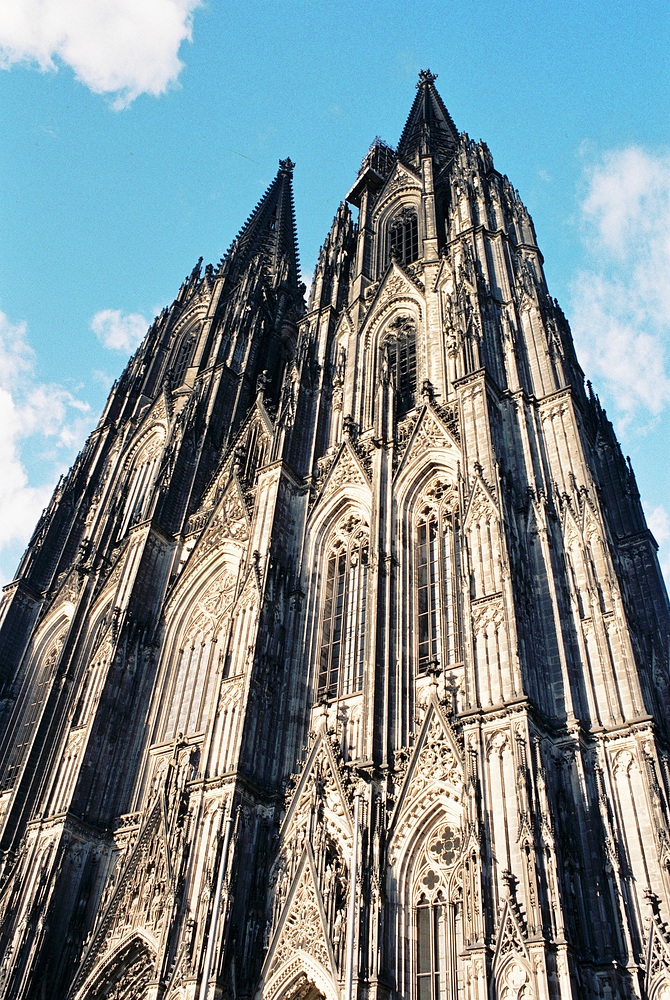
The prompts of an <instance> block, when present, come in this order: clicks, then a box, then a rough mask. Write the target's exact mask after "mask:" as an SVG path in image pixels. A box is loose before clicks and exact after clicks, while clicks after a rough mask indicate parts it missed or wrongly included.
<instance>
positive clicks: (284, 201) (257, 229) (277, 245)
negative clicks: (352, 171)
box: [219, 157, 300, 290]
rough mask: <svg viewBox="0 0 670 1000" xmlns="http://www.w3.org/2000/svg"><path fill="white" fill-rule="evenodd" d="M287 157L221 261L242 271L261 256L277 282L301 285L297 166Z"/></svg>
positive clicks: (279, 283)
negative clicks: (295, 187) (295, 192)
mask: <svg viewBox="0 0 670 1000" xmlns="http://www.w3.org/2000/svg"><path fill="white" fill-rule="evenodd" d="M294 167H295V163H294V162H293V161H292V160H291V159H290V158H289V157H287V158H286V159H285V160H280V161H279V170H278V171H277V176H276V177H275V179H274V180H273V182H272V184H270V186H269V188H268V189H267V191H266V192H265V194H264V195H263V197H262V198H261V200H260V201H259V202H258V204H257V205H256V207H255V209H254V210H253V212H252V213H251V215H250V216H249V218H248V219H247V221H246V222H245V224H244V225H243V226H242V229H241V230H240V232H239V234H238V236H237V237H236V239H235V240H233V243H232V245H231V247H230V249H229V250H228V253H227V254H226V256H225V257H224V259H223V260H222V261H221V264H220V265H219V270H221V268H222V267H223V265H224V263H225V262H228V264H229V266H230V265H234V266H235V269H236V270H238V271H241V270H242V269H243V268H244V267H245V266H246V265H247V264H248V263H249V261H250V260H251V259H252V258H253V257H260V258H261V259H262V261H263V264H264V266H265V268H266V271H267V273H268V275H269V277H270V278H271V281H272V284H273V286H275V287H277V286H279V285H282V284H283V285H286V286H287V287H289V288H290V289H294V290H295V289H297V288H298V284H299V282H300V261H299V257H298V238H297V232H296V225H295V206H294V203H293V168H294Z"/></svg>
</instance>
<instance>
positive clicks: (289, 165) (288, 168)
mask: <svg viewBox="0 0 670 1000" xmlns="http://www.w3.org/2000/svg"><path fill="white" fill-rule="evenodd" d="M294 167H295V163H294V162H293V160H292V159H291V157H290V156H287V157H286V159H285V160H280V161H279V169H280V170H281V171H283V172H284V173H287V174H292V173H293V168H294Z"/></svg>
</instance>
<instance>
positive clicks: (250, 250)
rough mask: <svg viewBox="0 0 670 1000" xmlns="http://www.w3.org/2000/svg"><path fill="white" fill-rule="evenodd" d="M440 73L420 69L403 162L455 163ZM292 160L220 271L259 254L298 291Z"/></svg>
mask: <svg viewBox="0 0 670 1000" xmlns="http://www.w3.org/2000/svg"><path fill="white" fill-rule="evenodd" d="M436 79H437V74H436V73H431V71H430V70H429V69H422V70H421V72H420V73H419V81H418V83H417V85H416V86H417V91H418V92H417V95H416V97H415V99H414V103H413V104H412V107H411V110H410V113H409V117H408V119H407V123H406V125H405V128H404V129H403V133H402V135H401V137H400V142H399V143H398V150H397V155H398V158H399V159H401V160H405V162H407V163H410V164H413V165H415V166H418V163H419V159H420V157H421V156H426V155H431V156H433V157H434V159H435V161H436V162H437V163H438V164H439V165H442V164H444V163H445V162H447V160H449V159H451V158H452V156H453V155H454V152H455V150H456V145H457V143H458V130H457V128H456V126H455V125H454V122H453V120H452V117H451V115H450V114H449V112H448V111H447V109H446V107H445V106H444V104H443V102H442V98H441V97H440V95H439V94H438V92H437V90H436V89H435V80H436ZM294 167H295V164H294V163H293V161H292V160H291V159H289V158H288V157H287V158H286V159H285V160H280V161H279V170H278V171H277V176H276V177H275V179H274V180H273V182H272V184H270V186H269V188H268V189H267V191H266V192H265V194H264V195H263V197H262V198H261V200H260V201H259V202H258V204H257V205H256V207H255V209H254V210H253V212H252V213H251V215H250V216H249V218H248V219H247V221H246V223H245V224H244V226H243V227H242V229H241V231H240V233H239V235H238V236H237V238H236V239H235V240H234V241H233V243H232V245H231V247H230V249H229V251H228V253H227V255H226V257H224V259H223V260H222V261H221V264H220V265H219V271H221V269H222V268H223V267H224V266H225V265H228V267H230V266H234V267H235V269H236V270H239V271H241V270H242V269H243V268H244V267H245V266H246V265H247V264H248V263H249V262H250V260H251V259H252V258H254V257H258V256H260V257H261V259H262V260H263V264H264V266H265V268H266V270H267V273H268V275H269V276H270V278H271V280H272V284H273V285H274V286H275V287H277V286H279V285H280V284H283V285H286V286H288V287H289V288H291V289H294V290H297V289H298V285H299V282H300V262H299V257H298V240H297V232H296V224H295V207H294V203H293V168H294Z"/></svg>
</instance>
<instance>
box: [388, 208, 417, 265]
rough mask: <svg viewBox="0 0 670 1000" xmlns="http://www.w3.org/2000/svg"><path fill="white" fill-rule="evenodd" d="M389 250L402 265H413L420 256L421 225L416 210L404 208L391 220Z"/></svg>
mask: <svg viewBox="0 0 670 1000" xmlns="http://www.w3.org/2000/svg"><path fill="white" fill-rule="evenodd" d="M389 250H390V255H391V257H393V258H395V259H396V260H399V261H400V263H401V264H411V263H412V261H415V260H416V259H417V257H418V256H419V225H418V221H417V217H416V210H415V209H414V208H403V209H402V211H401V212H399V213H398V215H396V216H395V217H394V218H393V219H392V220H391V224H390V226H389Z"/></svg>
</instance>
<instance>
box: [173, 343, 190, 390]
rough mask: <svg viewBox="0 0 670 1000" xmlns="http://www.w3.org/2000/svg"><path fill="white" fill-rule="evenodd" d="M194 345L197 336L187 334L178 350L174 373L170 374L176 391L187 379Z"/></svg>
mask: <svg viewBox="0 0 670 1000" xmlns="http://www.w3.org/2000/svg"><path fill="white" fill-rule="evenodd" d="M194 343H195V335H194V334H192V333H191V334H186V336H185V337H184V339H183V340H182V342H181V344H180V346H179V349H178V350H177V353H176V355H175V360H174V364H173V365H172V371H171V373H170V382H171V384H172V387H173V388H174V389H177V388H178V387H179V386H180V385H182V383H183V381H184V378H185V377H186V370H187V368H188V366H189V364H190V363H191V355H192V353H193V345H194Z"/></svg>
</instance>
